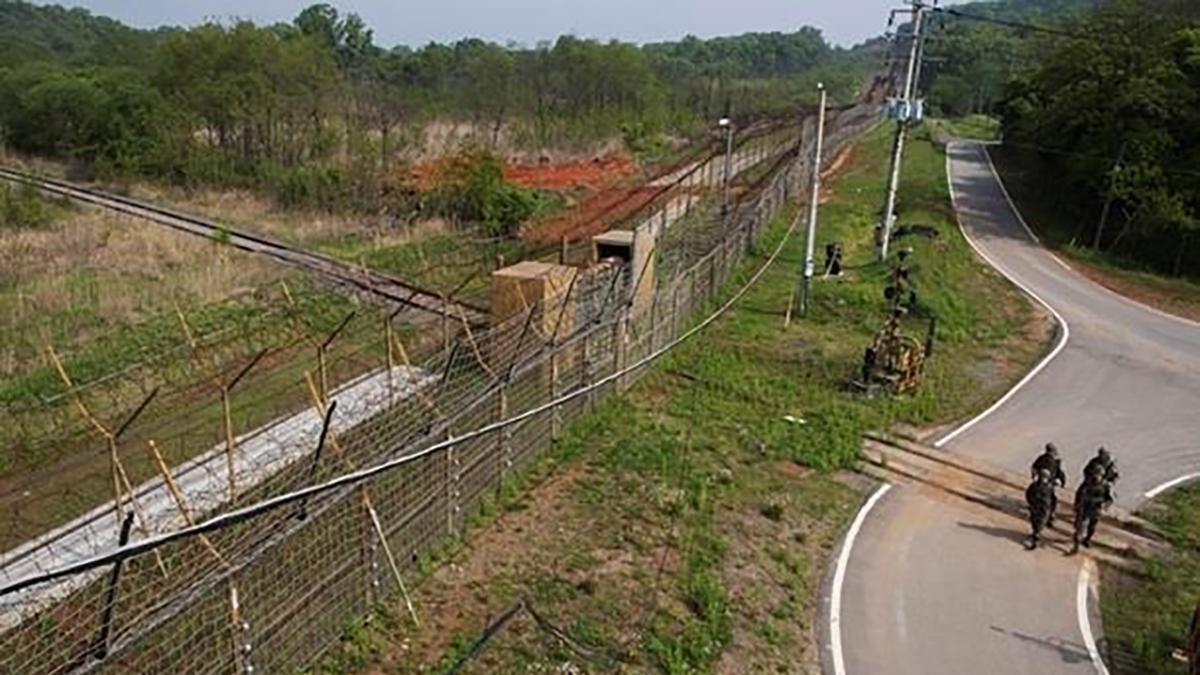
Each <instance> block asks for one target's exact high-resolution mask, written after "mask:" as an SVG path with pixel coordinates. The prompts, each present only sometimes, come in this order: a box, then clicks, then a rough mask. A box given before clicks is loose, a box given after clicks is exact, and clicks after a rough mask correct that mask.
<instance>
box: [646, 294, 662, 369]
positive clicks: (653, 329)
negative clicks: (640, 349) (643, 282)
mask: <svg viewBox="0 0 1200 675" xmlns="http://www.w3.org/2000/svg"><path fill="white" fill-rule="evenodd" d="M658 300H659V294H658V293H655V294H654V300H653V302H651V303H650V349H648V350H647V354H653V353H654V352H655V351H657V350H658Z"/></svg>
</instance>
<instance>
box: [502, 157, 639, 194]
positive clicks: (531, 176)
mask: <svg viewBox="0 0 1200 675" xmlns="http://www.w3.org/2000/svg"><path fill="white" fill-rule="evenodd" d="M636 169H637V165H636V164H635V163H634V161H633V160H632V159H629V158H628V157H603V158H602V157H597V158H595V159H591V160H579V161H575V162H568V163H558V164H552V163H549V162H546V163H539V164H508V165H506V166H505V167H504V177H505V178H506V179H507V180H508V181H510V182H512V183H515V184H517V185H520V186H521V187H528V188H538V189H542V190H577V189H581V188H582V189H589V190H598V189H600V188H603V187H605V186H607V185H611V184H612V183H613V181H614V180H619V179H620V178H623V177H625V176H627V175H629V174H631V173H633V172H634V171H635V170H636Z"/></svg>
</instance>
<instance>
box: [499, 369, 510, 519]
mask: <svg viewBox="0 0 1200 675" xmlns="http://www.w3.org/2000/svg"><path fill="white" fill-rule="evenodd" d="M507 417H508V381H507V380H505V381H504V382H501V383H500V390H499V391H498V392H497V393H496V421H497V422H499V421H500V420H503V419H505V418H507ZM508 439H509V429H508V427H501V428H499V429H497V430H496V461H497V462H498V464H499V466H498V469H499V470H498V471H497V476H498V480H497V481H496V494H497V495H499V494H500V493H501V492H502V490H503V488H504V477H505V476H507V475H508V470H509V469H511V468H512V465H513V461H512V445H511V444H510V443H509V442H508Z"/></svg>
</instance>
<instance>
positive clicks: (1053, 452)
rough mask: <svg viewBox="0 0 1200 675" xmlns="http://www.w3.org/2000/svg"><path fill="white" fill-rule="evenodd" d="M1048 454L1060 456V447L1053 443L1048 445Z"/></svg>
mask: <svg viewBox="0 0 1200 675" xmlns="http://www.w3.org/2000/svg"><path fill="white" fill-rule="evenodd" d="M1046 452H1048V453H1050V454H1051V455H1057V454H1058V446H1056V445H1054V444H1053V443H1047V444H1046Z"/></svg>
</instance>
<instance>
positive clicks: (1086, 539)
mask: <svg viewBox="0 0 1200 675" xmlns="http://www.w3.org/2000/svg"><path fill="white" fill-rule="evenodd" d="M1112 503H1113V498H1112V486H1111V485H1109V483H1107V482H1106V481H1104V480H1103V475H1102V474H1100V473H1089V474H1087V478H1086V479H1084V482H1083V484H1082V485H1080V486H1079V489H1078V490H1076V491H1075V545H1074V547H1073V548H1072V549H1071V552H1072V553H1074V552H1076V551H1078V550H1079V545H1080V544H1083V545H1084V546H1091V545H1092V535H1094V534H1096V525H1097V523H1099V522H1100V512H1101V511H1103V510H1104V509H1106V508H1108V506H1109V505H1110V504H1112Z"/></svg>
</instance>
